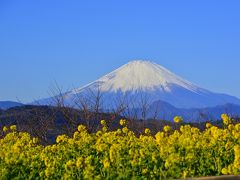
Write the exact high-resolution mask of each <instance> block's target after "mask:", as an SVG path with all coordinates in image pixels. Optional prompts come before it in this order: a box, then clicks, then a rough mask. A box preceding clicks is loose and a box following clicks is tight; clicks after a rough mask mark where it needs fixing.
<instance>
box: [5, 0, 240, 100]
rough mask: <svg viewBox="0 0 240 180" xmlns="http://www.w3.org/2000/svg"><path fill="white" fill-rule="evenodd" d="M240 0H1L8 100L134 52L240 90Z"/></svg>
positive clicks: (209, 84) (68, 82) (83, 78)
mask: <svg viewBox="0 0 240 180" xmlns="http://www.w3.org/2000/svg"><path fill="white" fill-rule="evenodd" d="M239 9H240V1H239V0H235V1H234V0H231V1H226V0H201V1H200V0H196V1H192V0H181V1H179V0H168V1H162V0H151V1H147V0H145V1H143V0H131V1H129V0H121V1H116V0H111V1H107V0H102V1H99V0H95V1H93V0H87V1H79V0H71V1H66V0H41V1H33V0H21V1H19V0H11V1H9V0H1V1H0V82H1V85H0V100H16V99H19V100H21V101H23V102H29V101H32V100H34V99H38V98H42V97H47V96H48V95H49V91H50V89H51V88H52V87H53V86H54V82H55V81H56V82H57V83H58V84H59V85H60V86H61V87H62V88H63V89H65V90H67V89H71V88H72V87H79V86H81V85H84V84H86V83H89V82H91V81H93V80H95V79H97V78H99V77H100V76H102V75H104V74H106V73H108V72H110V71H112V70H114V69H115V68H117V67H119V66H120V65H123V64H125V63H127V62H128V61H130V60H133V59H147V60H152V61H154V62H156V63H159V64H161V65H163V66H165V67H166V68H168V69H170V70H171V71H173V72H175V73H176V74H178V75H180V76H182V77H184V78H186V79H188V80H189V81H192V82H193V83H195V84H197V85H199V86H201V87H204V88H207V89H209V90H212V91H216V92H222V93H228V94H231V95H235V96H238V97H240V70H239V67H240V11H239Z"/></svg>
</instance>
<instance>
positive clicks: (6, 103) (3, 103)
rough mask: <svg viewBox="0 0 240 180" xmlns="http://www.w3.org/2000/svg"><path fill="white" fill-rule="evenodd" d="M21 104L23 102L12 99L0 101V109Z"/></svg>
mask: <svg viewBox="0 0 240 180" xmlns="http://www.w3.org/2000/svg"><path fill="white" fill-rule="evenodd" d="M22 105H23V104H21V103H18V102H14V101H0V109H3V110H5V109H9V108H12V107H16V106H22Z"/></svg>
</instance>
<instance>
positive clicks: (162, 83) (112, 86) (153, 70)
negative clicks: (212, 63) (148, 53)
mask: <svg viewBox="0 0 240 180" xmlns="http://www.w3.org/2000/svg"><path fill="white" fill-rule="evenodd" d="M98 93H101V95H102V96H101V97H102V105H103V108H104V109H112V108H114V103H115V102H116V101H118V102H119V99H125V100H126V102H125V103H128V104H130V101H132V102H131V105H132V106H133V107H134V108H135V107H138V106H140V104H141V103H142V101H143V99H144V98H145V99H147V100H148V103H150V104H151V103H153V102H155V101H158V100H161V101H165V102H167V103H169V104H171V105H173V106H175V107H177V108H204V107H214V106H217V105H224V104H226V103H232V104H240V100H239V99H238V98H236V97H233V96H229V95H225V94H218V93H213V92H211V91H208V90H206V89H203V88H200V87H198V86H196V85H194V84H192V83H190V82H189V81H187V80H185V79H183V78H181V77H179V76H177V75H175V74H174V73H172V72H170V71H169V70H167V69H166V68H164V67H162V66H160V65H158V64H155V63H153V62H149V61H132V62H129V63H128V64H126V65H123V66H122V67H120V68H118V69H117V70H115V71H113V72H111V73H109V74H107V75H105V76H103V77H102V78H100V79H98V80H96V81H94V82H93V83H90V84H88V85H86V86H84V87H81V88H77V89H74V90H72V91H69V92H67V93H65V94H64V99H65V103H66V104H69V105H71V104H74V101H75V100H76V97H86V96H88V97H89V94H91V95H93V96H95V95H96V94H98ZM46 102H50V99H44V100H41V101H39V103H40V104H45V103H46Z"/></svg>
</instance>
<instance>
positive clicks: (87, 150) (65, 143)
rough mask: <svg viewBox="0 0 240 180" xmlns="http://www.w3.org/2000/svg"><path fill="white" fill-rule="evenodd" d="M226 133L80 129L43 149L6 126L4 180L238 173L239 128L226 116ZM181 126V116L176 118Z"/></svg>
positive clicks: (212, 129)
mask: <svg viewBox="0 0 240 180" xmlns="http://www.w3.org/2000/svg"><path fill="white" fill-rule="evenodd" d="M222 119H223V123H224V128H218V127H216V126H213V125H212V124H210V123H207V124H206V129H205V130H204V131H200V130H199V129H198V128H195V127H191V126H190V125H182V126H181V127H180V129H179V130H172V128H171V127H170V126H165V127H164V130H163V132H158V133H157V134H155V135H153V134H151V131H150V130H149V129H146V130H145V132H144V133H143V134H142V135H140V136H136V135H135V134H134V133H133V132H132V131H130V130H129V129H128V128H127V121H126V120H120V124H121V126H122V128H121V129H118V130H116V131H108V126H107V124H106V121H104V120H102V121H101V125H102V129H101V130H100V131H98V132H97V133H88V131H87V129H86V127H84V126H83V125H79V126H78V129H77V130H76V132H75V133H74V135H73V137H68V136H66V135H61V136H58V137H57V139H56V143H55V144H53V145H46V146H43V145H41V144H40V143H39V142H38V139H36V138H32V137H31V136H30V135H29V134H28V133H25V132H18V131H17V127H16V126H10V127H4V128H3V131H4V133H5V135H4V137H3V138H1V139H0V179H172V178H187V177H199V176H214V175H228V174H235V175H238V174H240V124H232V119H231V118H230V117H229V116H228V115H226V114H223V115H222ZM174 121H175V123H181V121H182V119H181V117H176V118H175V119H174Z"/></svg>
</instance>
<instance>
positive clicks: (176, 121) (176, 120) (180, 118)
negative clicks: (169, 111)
mask: <svg viewBox="0 0 240 180" xmlns="http://www.w3.org/2000/svg"><path fill="white" fill-rule="evenodd" d="M182 121H183V118H182V117H181V116H176V117H175V118H174V122H175V123H181V122H182Z"/></svg>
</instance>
